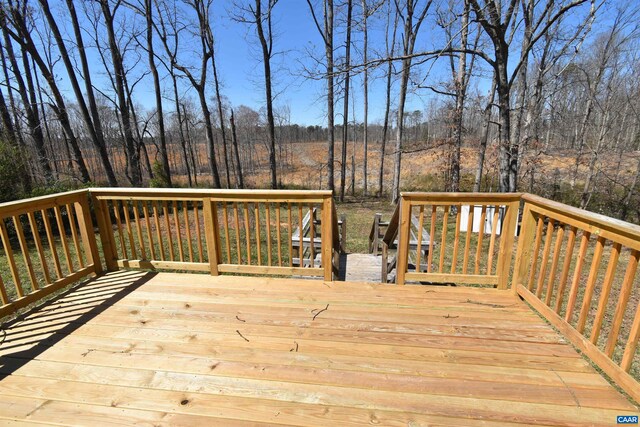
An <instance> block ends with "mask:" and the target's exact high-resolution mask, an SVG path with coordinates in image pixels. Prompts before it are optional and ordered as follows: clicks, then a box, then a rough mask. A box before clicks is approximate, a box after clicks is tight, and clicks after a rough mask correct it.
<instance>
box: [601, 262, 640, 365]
mask: <svg viewBox="0 0 640 427" xmlns="http://www.w3.org/2000/svg"><path fill="white" fill-rule="evenodd" d="M639 258H640V252H638V251H631V255H630V256H629V263H628V264H627V270H626V272H625V274H624V279H623V281H622V286H621V288H620V295H619V296H618V304H617V305H616V312H615V315H614V317H613V322H612V324H611V330H610V331H609V337H608V339H607V345H606V346H605V350H604V352H605V354H606V355H607V356H609V357H611V356H612V355H613V352H614V350H615V348H616V344H617V343H618V334H619V333H620V327H621V326H622V321H623V320H624V314H625V312H626V310H627V304H628V303H629V298H630V297H631V291H632V290H633V282H634V280H635V277H636V272H637V271H638V259H639Z"/></svg>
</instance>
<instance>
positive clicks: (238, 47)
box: [138, 0, 428, 125]
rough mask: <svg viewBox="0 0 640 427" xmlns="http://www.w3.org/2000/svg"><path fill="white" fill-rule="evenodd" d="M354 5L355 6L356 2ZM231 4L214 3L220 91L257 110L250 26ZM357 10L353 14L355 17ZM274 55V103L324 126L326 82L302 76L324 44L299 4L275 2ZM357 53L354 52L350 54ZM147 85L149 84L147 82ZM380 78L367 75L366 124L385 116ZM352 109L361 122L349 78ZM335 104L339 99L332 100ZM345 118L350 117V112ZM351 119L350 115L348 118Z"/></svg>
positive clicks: (418, 103) (421, 103) (144, 99)
mask: <svg viewBox="0 0 640 427" xmlns="http://www.w3.org/2000/svg"><path fill="white" fill-rule="evenodd" d="M354 3H356V4H357V5H358V6H357V7H358V8H359V4H360V2H354ZM232 7H233V6H232V1H230V0H220V1H217V2H215V3H214V13H213V27H214V36H215V38H216V49H217V52H216V60H217V63H218V67H219V70H220V71H219V74H220V78H221V81H222V92H223V94H224V95H225V96H226V97H227V98H229V100H230V102H231V104H232V105H234V106H238V105H247V106H249V107H251V108H254V109H256V110H258V109H259V108H261V107H262V106H263V105H264V87H263V68H262V67H263V66H262V62H261V55H262V54H261V50H260V49H259V45H258V41H257V37H256V35H255V29H254V27H252V26H250V25H248V24H242V23H238V22H235V21H233V20H232V19H231V18H230V13H229V11H230V10H231V8H232ZM356 14H358V15H359V12H358V11H355V12H354V16H355V15H356ZM384 17H386V14H384V13H381V14H379V16H378V17H377V18H376V19H371V20H370V23H369V27H370V28H369V30H370V41H369V43H370V56H373V55H374V49H381V48H383V47H384V25H385V23H384V19H386V18H384ZM274 34H275V42H274V51H275V52H276V53H277V54H278V55H277V57H276V58H275V59H274V61H273V62H274V63H273V66H272V67H273V78H274V83H275V88H274V93H277V94H278V95H277V98H276V101H275V104H276V105H277V106H278V105H280V106H281V105H284V104H286V105H288V106H289V108H290V111H291V121H292V122H294V123H298V124H301V125H326V101H325V99H324V98H323V94H324V91H325V87H326V86H325V82H324V81H323V80H312V79H306V78H304V77H303V75H302V74H303V71H302V68H303V67H302V63H307V64H308V63H309V60H308V51H313V52H315V54H316V55H317V56H318V58H322V57H323V52H324V50H323V49H324V46H323V45H322V39H321V38H320V35H319V34H318V31H317V29H316V28H315V25H314V24H313V20H312V17H311V14H310V11H309V7H308V5H307V3H306V1H304V0H280V2H279V3H278V4H277V6H276V7H275V9H274ZM352 42H353V43H355V44H356V45H357V46H356V47H354V48H352V49H353V50H352V58H354V57H355V58H354V60H355V61H357V60H358V59H359V58H360V57H361V56H360V55H361V54H360V50H361V46H362V36H361V34H360V31H359V30H357V29H354V31H353V35H352ZM335 43H336V46H338V45H340V47H336V56H341V55H343V54H344V47H343V44H344V33H343V29H342V28H340V29H339V30H338V31H337V33H336V35H335ZM356 49H357V52H355V50H356ZM149 83H150V82H149ZM384 84H385V82H384V79H383V78H382V72H381V71H373V72H372V73H371V75H370V88H369V102H370V107H369V111H370V113H369V121H370V122H375V121H381V120H382V118H383V116H384V103H385V93H384V90H385V88H384ZM350 98H351V105H353V104H354V101H355V105H356V109H355V114H356V120H358V121H361V120H362V118H363V114H362V76H361V75H358V76H355V77H354V78H353V79H352V93H351V96H350ZM138 100H139V102H140V103H142V104H143V105H145V106H146V107H149V108H152V107H153V102H154V101H153V92H152V87H151V85H150V84H147V85H145V86H143V87H141V88H140V89H139V90H138ZM337 101H338V100H337ZM427 102H428V94H423V96H422V97H419V96H411V97H410V99H409V103H408V105H407V109H408V110H414V109H420V110H424V109H425V107H426V105H427ZM336 114H337V117H336V121H337V122H341V121H342V117H341V115H342V106H341V103H338V104H337V105H336ZM350 116H352V113H351V112H350ZM350 120H351V117H350Z"/></svg>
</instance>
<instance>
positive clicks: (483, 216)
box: [473, 205, 487, 274]
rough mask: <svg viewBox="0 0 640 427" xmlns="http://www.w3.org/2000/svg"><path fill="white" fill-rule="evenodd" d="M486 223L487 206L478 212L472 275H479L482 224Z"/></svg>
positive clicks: (482, 234) (482, 237)
mask: <svg viewBox="0 0 640 427" xmlns="http://www.w3.org/2000/svg"><path fill="white" fill-rule="evenodd" d="M486 221H487V205H482V209H481V210H480V226H479V227H478V244H477V245H476V258H475V263H474V266H473V274H480V260H481V258H482V241H483V240H484V224H485V222H486Z"/></svg>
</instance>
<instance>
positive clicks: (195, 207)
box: [193, 202, 231, 262]
mask: <svg viewBox="0 0 640 427" xmlns="http://www.w3.org/2000/svg"><path fill="white" fill-rule="evenodd" d="M224 210H225V212H226V211H227V207H226V206H225V208H224ZM193 216H194V217H195V221H196V237H197V239H198V260H199V261H200V262H204V254H203V251H202V231H201V229H200V214H199V213H198V202H195V203H194V204H193ZM228 232H229V222H228V221H227V233H228ZM227 242H228V235H227ZM228 245H229V244H228V243H227V248H228V247H229V246H228ZM227 262H231V257H229V258H228V260H227Z"/></svg>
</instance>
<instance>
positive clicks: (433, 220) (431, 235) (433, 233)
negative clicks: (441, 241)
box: [376, 205, 438, 273]
mask: <svg viewBox="0 0 640 427" xmlns="http://www.w3.org/2000/svg"><path fill="white" fill-rule="evenodd" d="M437 209H438V207H437V206H436V205H433V206H431V226H430V228H429V253H428V255H427V273H431V263H432V261H433V248H434V244H433V239H434V238H435V236H436V213H437V212H436V211H437ZM377 250H378V249H377V248H376V251H377Z"/></svg>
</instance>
